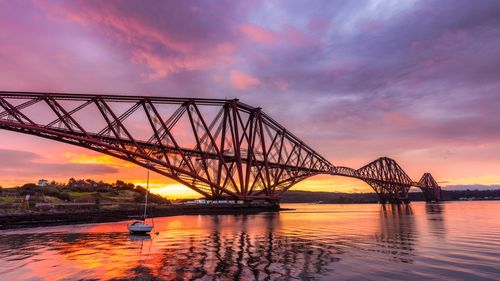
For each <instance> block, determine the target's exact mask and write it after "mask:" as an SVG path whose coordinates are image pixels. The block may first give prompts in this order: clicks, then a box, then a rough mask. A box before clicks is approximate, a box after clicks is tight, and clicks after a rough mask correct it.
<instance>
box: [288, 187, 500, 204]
mask: <svg viewBox="0 0 500 281" xmlns="http://www.w3.org/2000/svg"><path fill="white" fill-rule="evenodd" d="M408 197H409V199H410V201H425V198H424V194H423V193H422V192H410V193H409V194H408ZM493 198H500V189H496V190H443V191H442V199H443V200H444V201H452V200H461V199H462V200H463V199H493ZM280 201H281V202H282V203H313V202H324V203H375V202H377V201H378V197H377V194H375V193H341V192H317V191H302V190H296V191H295V190H292V191H288V192H286V193H285V194H283V196H282V198H281V200H280Z"/></svg>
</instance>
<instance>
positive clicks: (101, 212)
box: [0, 204, 284, 229]
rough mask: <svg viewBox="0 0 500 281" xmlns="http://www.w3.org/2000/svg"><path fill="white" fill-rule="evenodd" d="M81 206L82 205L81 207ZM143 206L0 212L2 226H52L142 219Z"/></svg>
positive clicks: (187, 208) (252, 208)
mask: <svg viewBox="0 0 500 281" xmlns="http://www.w3.org/2000/svg"><path fill="white" fill-rule="evenodd" d="M80 205H81V206H80ZM280 210H284V209H281V208H280V206H279V205H277V204H273V205H271V204H206V205H186V204H172V205H156V206H151V207H150V208H148V216H153V217H164V216H176V215H219V214H220V215H224V214H255V213H260V212H277V211H280ZM141 212H142V208H141V206H140V205H134V206H131V205H129V206H125V207H124V206H116V205H115V206H102V205H96V204H65V205H64V206H63V205H60V206H51V207H50V208H48V207H45V208H40V207H39V208H37V209H36V210H29V209H26V210H24V209H21V210H15V211H10V212H1V213H0V229H12V228H24V227H36V226H51V225H64V224H80V223H98V222H113V221H123V220H129V219H137V218H139V214H141Z"/></svg>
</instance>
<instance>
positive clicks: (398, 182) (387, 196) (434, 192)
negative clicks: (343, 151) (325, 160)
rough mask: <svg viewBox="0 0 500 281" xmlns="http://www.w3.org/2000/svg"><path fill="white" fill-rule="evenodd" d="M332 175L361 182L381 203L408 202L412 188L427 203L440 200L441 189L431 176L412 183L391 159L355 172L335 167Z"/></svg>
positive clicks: (384, 159)
mask: <svg viewBox="0 0 500 281" xmlns="http://www.w3.org/2000/svg"><path fill="white" fill-rule="evenodd" d="M334 174H335V175H340V176H345V177H352V178H357V179H360V180H363V181H364V182H366V183H367V184H369V185H370V186H371V187H372V188H373V190H375V192H376V193H377V195H378V196H379V200H380V202H381V203H386V202H391V203H400V202H408V191H409V190H410V188H411V187H412V186H415V187H418V188H420V189H421V190H422V191H423V192H424V196H425V198H426V200H427V201H439V200H440V199H441V197H440V194H441V187H440V186H439V185H438V184H437V183H436V181H435V180H434V178H433V177H432V175H431V174H429V173H425V174H424V175H423V176H422V178H421V179H420V181H419V182H414V181H412V180H411V178H410V177H409V176H408V175H407V174H406V173H405V171H404V170H403V169H402V168H401V166H399V165H398V163H396V161H394V160H393V159H390V158H387V157H381V158H379V159H377V160H375V161H373V162H371V163H369V164H367V165H365V166H363V167H361V168H359V169H357V170H354V169H352V168H349V167H341V166H337V167H335V168H334Z"/></svg>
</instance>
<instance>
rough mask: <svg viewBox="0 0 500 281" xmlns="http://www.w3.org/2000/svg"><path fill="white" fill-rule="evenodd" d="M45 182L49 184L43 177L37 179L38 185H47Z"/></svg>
mask: <svg viewBox="0 0 500 281" xmlns="http://www.w3.org/2000/svg"><path fill="white" fill-rule="evenodd" d="M47 184H49V181H48V180H44V179H41V180H38V186H40V187H44V186H47Z"/></svg>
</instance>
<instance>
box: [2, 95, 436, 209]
mask: <svg viewBox="0 0 500 281" xmlns="http://www.w3.org/2000/svg"><path fill="white" fill-rule="evenodd" d="M0 129H5V130H9V131H14V132H19V133H23V134H29V135H34V136H38V137H42V138H46V139H51V140H55V141H59V142H63V143H68V144H72V145H76V146H80V147H84V148H88V149H91V150H94V151H98V152H100V153H104V154H107V155H110V156H113V157H116V158H119V159H123V160H125V161H128V162H131V163H134V164H137V165H139V166H142V167H144V168H147V169H149V170H151V171H154V172H156V173H159V174H161V175H164V176H166V177H168V178H171V179H173V180H175V181H177V182H179V183H182V184H184V185H185V186H187V187H189V188H191V189H192V190H194V191H196V192H198V193H200V194H201V195H203V196H205V197H206V198H208V199H220V198H226V199H235V200H244V201H252V200H267V201H271V202H277V201H279V198H280V196H281V195H282V194H283V193H285V192H286V191H287V190H288V189H290V188H291V187H292V186H294V185H295V184H297V183H298V182H300V181H302V180H305V179H307V178H309V177H312V176H315V175H319V174H329V175H333V176H345V177H351V178H356V179H359V180H362V181H364V182H366V183H367V184H368V185H370V186H371V187H372V188H373V190H374V191H375V192H376V193H377V195H378V197H379V202H381V203H401V202H408V192H409V190H410V188H411V187H412V186H415V187H418V188H420V189H421V190H422V191H423V192H424V195H425V198H426V200H428V201H439V200H440V194H441V187H440V186H439V185H438V184H437V182H436V181H435V180H434V178H433V177H432V175H431V174H430V173H425V174H424V175H423V176H422V178H421V179H420V180H419V181H418V182H416V181H413V180H412V179H411V178H410V177H409V176H408V175H407V174H406V173H405V171H404V170H403V169H402V168H401V167H400V166H399V165H398V164H397V163H396V161H394V160H393V159H390V158H387V157H382V158H379V159H377V160H375V161H373V162H371V163H368V164H367V165H365V166H363V167H361V168H359V169H353V168H349V167H343V166H337V165H334V164H332V163H331V162H329V161H328V160H327V159H325V158H324V157H322V156H321V155H320V154H319V153H317V152H316V151H315V150H313V149H312V148H311V147H309V146H308V145H307V144H305V143H304V142H303V141H301V140H300V139H299V138H298V137H297V136H295V135H294V134H293V133H292V132H290V131H288V130H287V129H286V128H284V127H283V126H282V125H280V124H279V123H278V122H276V121H275V120H274V119H272V118H271V117H270V116H269V115H267V114H266V113H264V112H263V111H262V109H261V108H259V107H252V106H250V105H247V104H244V103H242V102H240V101H239V100H237V99H232V100H225V99H203V98H171V97H147V96H115V95H90V94H69V93H41V92H8V91H0Z"/></svg>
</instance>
